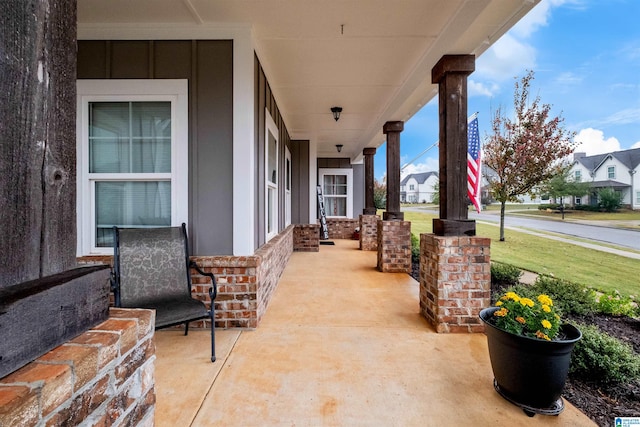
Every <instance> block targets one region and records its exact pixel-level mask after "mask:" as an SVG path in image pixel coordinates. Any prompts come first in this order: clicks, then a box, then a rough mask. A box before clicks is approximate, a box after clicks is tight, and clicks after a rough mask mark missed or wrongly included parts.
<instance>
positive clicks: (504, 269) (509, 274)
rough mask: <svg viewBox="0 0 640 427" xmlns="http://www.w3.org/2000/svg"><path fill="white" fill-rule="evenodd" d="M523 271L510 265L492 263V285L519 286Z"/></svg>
mask: <svg viewBox="0 0 640 427" xmlns="http://www.w3.org/2000/svg"><path fill="white" fill-rule="evenodd" d="M520 276H522V270H520V269H519V268H518V267H515V266H513V265H510V264H500V263H497V262H492V263H491V283H493V284H496V285H499V286H513V285H516V284H518V282H519V280H520Z"/></svg>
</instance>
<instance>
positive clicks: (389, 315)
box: [156, 240, 594, 427]
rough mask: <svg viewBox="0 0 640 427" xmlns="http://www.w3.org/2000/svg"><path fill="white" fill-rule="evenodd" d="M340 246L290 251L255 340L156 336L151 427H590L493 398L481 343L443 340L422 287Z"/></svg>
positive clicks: (573, 413) (569, 415)
mask: <svg viewBox="0 0 640 427" xmlns="http://www.w3.org/2000/svg"><path fill="white" fill-rule="evenodd" d="M357 246H358V242H355V241H348V240H337V241H336V245H335V246H324V245H323V246H321V248H320V253H294V254H293V256H292V258H291V261H290V262H289V265H288V266H287V268H286V270H285V272H284V274H283V276H282V278H281V280H280V282H279V285H278V289H277V290H276V294H275V297H274V299H273V300H272V301H271V304H270V306H269V307H268V310H267V313H266V315H265V317H264V319H263V321H262V323H261V324H260V325H259V327H258V328H257V329H256V330H254V331H239V330H219V331H217V332H216V337H217V340H218V357H219V358H218V361H217V362H216V363H211V362H209V361H208V359H209V348H208V346H209V335H208V333H207V332H206V331H191V332H189V336H187V337H184V336H182V335H181V332H180V331H175V330H174V331H159V332H158V333H157V338H156V340H157V362H156V391H157V406H156V425H157V426H159V427H162V426H171V427H175V426H198V427H203V426H449V425H473V426H503V425H508V426H538V425H554V426H589V425H594V424H593V423H592V422H591V421H590V420H589V419H588V418H587V417H586V416H585V415H583V414H582V413H581V412H579V411H578V410H576V409H575V408H574V407H573V406H571V405H570V404H569V403H568V402H565V404H566V409H565V411H564V412H563V413H562V414H561V415H560V416H558V417H550V416H542V415H537V416H535V417H534V418H528V417H527V416H526V415H525V414H524V413H523V412H522V411H521V410H520V409H519V408H517V407H516V406H514V405H512V404H510V403H508V402H506V401H505V400H504V399H502V398H501V397H500V396H499V395H498V394H497V393H496V392H495V391H494V389H493V385H492V378H493V375H492V373H491V366H490V363H489V356H488V350H487V344H486V337H485V336H484V334H474V335H468V334H448V335H444V334H436V333H435V332H434V330H433V329H432V328H431V327H430V326H429V325H428V324H427V323H426V321H425V320H424V319H423V318H422V317H421V316H420V314H419V309H418V293H419V289H418V284H417V283H416V282H415V281H414V280H413V279H412V278H411V277H410V276H409V275H407V274H390V273H380V272H378V271H376V269H375V265H376V253H375V252H362V251H359V250H358V249H357Z"/></svg>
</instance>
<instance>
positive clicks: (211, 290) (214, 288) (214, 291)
mask: <svg viewBox="0 0 640 427" xmlns="http://www.w3.org/2000/svg"><path fill="white" fill-rule="evenodd" d="M189 267H190V268H193V269H195V270H196V271H197V272H198V274H200V275H202V276H207V277H209V279H211V288H209V296H210V297H211V301H213V300H214V299H216V296H218V286H217V285H216V278H215V276H214V275H213V273H207V272H206V271H203V270H202V269H201V268H200V267H199V266H198V264H196V262H195V261H189Z"/></svg>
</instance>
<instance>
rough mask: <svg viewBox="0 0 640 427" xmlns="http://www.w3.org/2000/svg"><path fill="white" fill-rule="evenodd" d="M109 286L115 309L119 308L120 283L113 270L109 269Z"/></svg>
mask: <svg viewBox="0 0 640 427" xmlns="http://www.w3.org/2000/svg"><path fill="white" fill-rule="evenodd" d="M109 285H110V288H111V292H113V302H114V305H115V306H116V307H120V281H119V280H118V277H117V276H116V272H115V269H113V268H111V273H110V274H109Z"/></svg>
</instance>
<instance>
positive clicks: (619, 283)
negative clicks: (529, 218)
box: [405, 212, 640, 296]
mask: <svg viewBox="0 0 640 427" xmlns="http://www.w3.org/2000/svg"><path fill="white" fill-rule="evenodd" d="M436 217H437V216H436V215H429V214H423V213H418V212H405V220H407V221H411V232H412V233H413V234H416V235H419V234H420V233H431V232H432V219H433V218H436ZM476 226H477V229H476V231H477V235H478V236H483V237H489V238H491V260H492V261H498V262H503V263H507V264H511V265H514V266H516V267H518V268H520V269H523V270H528V271H533V272H535V273H539V274H552V275H553V276H555V277H557V278H560V279H565V280H570V281H572V282H576V283H581V284H584V285H586V286H589V287H593V288H595V289H599V290H602V291H612V290H615V289H617V290H618V291H619V292H621V293H622V294H626V295H636V296H637V295H638V294H639V293H640V281H639V280H638V276H639V275H640V261H638V260H637V259H632V258H626V257H621V256H618V255H614V254H609V253H606V252H600V251H595V250H592V249H587V248H583V247H581V246H576V245H572V244H570V243H564V242H558V241H555V240H550V239H546V238H544V237H538V236H532V235H530V234H527V233H521V232H517V231H513V230H506V231H505V240H506V241H504V242H500V241H499V229H498V227H497V226H495V225H488V224H483V223H477V224H476Z"/></svg>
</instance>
